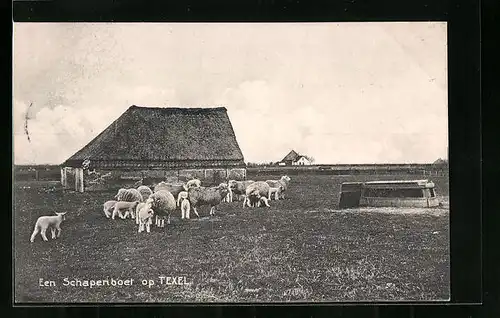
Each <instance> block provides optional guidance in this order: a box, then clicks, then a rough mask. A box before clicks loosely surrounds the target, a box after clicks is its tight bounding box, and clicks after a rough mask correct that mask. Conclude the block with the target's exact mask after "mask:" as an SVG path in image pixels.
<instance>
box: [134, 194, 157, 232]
mask: <svg viewBox="0 0 500 318" xmlns="http://www.w3.org/2000/svg"><path fill="white" fill-rule="evenodd" d="M151 203H152V201H148V202H146V203H141V204H140V208H139V205H138V206H137V207H138V210H137V217H136V218H135V219H136V220H137V223H138V224H139V230H138V232H139V233H141V232H143V231H144V227H146V232H147V233H149V232H151V224H152V223H153V215H154V211H153V209H151Z"/></svg>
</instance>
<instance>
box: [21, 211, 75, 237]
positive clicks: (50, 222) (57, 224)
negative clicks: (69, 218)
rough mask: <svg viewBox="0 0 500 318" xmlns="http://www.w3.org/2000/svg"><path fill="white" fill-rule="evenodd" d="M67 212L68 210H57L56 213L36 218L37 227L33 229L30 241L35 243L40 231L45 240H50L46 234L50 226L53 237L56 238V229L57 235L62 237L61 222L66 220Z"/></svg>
mask: <svg viewBox="0 0 500 318" xmlns="http://www.w3.org/2000/svg"><path fill="white" fill-rule="evenodd" d="M66 213H67V212H61V213H57V212H56V215H50V216H41V217H39V218H38V219H37V220H36V223H35V228H34V229H33V234H31V238H30V242H31V243H33V242H34V241H35V237H36V235H37V234H38V233H40V236H41V237H42V239H43V240H44V241H48V239H47V236H46V235H45V233H46V232H47V229H48V228H50V231H51V233H52V239H55V238H56V230H57V237H60V236H61V223H62V221H64V220H66V217H65V216H64V215H65V214H66Z"/></svg>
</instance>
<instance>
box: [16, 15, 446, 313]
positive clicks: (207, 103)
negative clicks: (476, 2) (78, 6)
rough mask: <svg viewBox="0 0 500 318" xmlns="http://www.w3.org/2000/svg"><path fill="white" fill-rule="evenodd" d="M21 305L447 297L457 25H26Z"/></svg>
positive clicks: (21, 90)
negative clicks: (451, 33) (451, 36)
mask: <svg viewBox="0 0 500 318" xmlns="http://www.w3.org/2000/svg"><path fill="white" fill-rule="evenodd" d="M12 56H13V61H12V63H13V74H12V76H13V92H12V97H13V98H12V100H13V104H12V114H13V115H12V122H13V125H12V129H13V131H12V142H13V153H12V159H13V163H14V164H13V167H12V169H13V180H12V193H13V197H12V202H13V204H12V206H13V211H12V218H13V219H12V227H13V231H12V232H13V237H12V242H13V246H12V248H13V256H14V257H13V268H12V277H13V282H12V289H13V291H12V292H13V301H14V304H24V303H33V304H36V303H39V304H41V303H49V304H52V303H63V304H64V303H67V304H69V303H104V304H105V303H119V304H138V303H161V304H166V303H178V304H191V303H194V304H197V303H237V304H238V303H242V304H244V303H337V302H354V303H356V302H437V301H448V300H449V299H450V242H449V237H450V235H449V227H450V224H449V215H450V208H449V201H450V198H449V165H448V79H447V63H448V62H447V23H446V22H355V23H354V22H342V23H331V22H329V23H26V22H15V23H14V24H13V55H12Z"/></svg>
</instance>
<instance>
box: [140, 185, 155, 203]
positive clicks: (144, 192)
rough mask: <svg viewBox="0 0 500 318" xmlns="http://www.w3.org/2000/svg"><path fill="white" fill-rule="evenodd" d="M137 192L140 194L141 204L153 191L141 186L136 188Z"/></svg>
mask: <svg viewBox="0 0 500 318" xmlns="http://www.w3.org/2000/svg"><path fill="white" fill-rule="evenodd" d="M137 191H139V193H140V194H141V197H142V201H141V202H146V200H147V199H148V198H149V196H150V195H152V194H153V190H151V188H149V187H148V186H145V185H141V186H140V187H138V188H137Z"/></svg>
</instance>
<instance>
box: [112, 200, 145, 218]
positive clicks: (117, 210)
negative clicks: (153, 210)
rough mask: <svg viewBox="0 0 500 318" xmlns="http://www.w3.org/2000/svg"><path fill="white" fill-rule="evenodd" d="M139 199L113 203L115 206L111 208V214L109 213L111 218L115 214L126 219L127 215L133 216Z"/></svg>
mask: <svg viewBox="0 0 500 318" xmlns="http://www.w3.org/2000/svg"><path fill="white" fill-rule="evenodd" d="M139 203H140V202H139V201H134V202H127V201H118V202H116V203H115V207H114V209H113V214H112V215H111V219H113V220H114V219H115V217H116V215H117V214H118V216H119V217H120V218H122V219H126V218H127V216H129V215H131V216H132V218H135V210H136V207H137V205H138V204H139ZM122 211H125V214H122Z"/></svg>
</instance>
